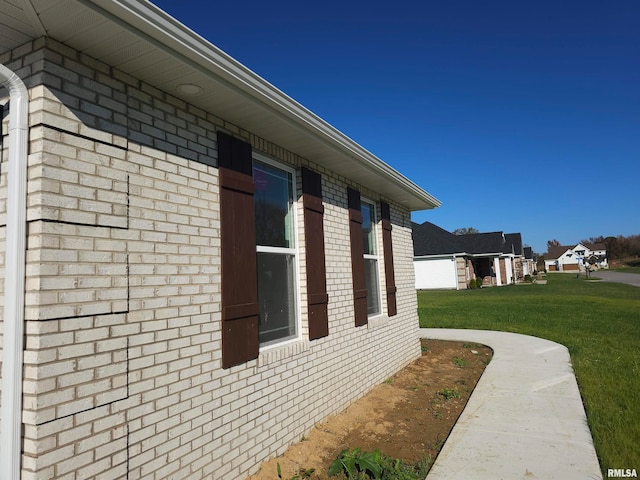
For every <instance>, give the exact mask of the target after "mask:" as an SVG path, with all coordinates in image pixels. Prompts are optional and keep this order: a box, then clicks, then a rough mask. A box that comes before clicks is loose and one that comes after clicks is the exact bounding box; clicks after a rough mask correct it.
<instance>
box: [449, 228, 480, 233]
mask: <svg viewBox="0 0 640 480" xmlns="http://www.w3.org/2000/svg"><path fill="white" fill-rule="evenodd" d="M452 233H453V234H454V235H469V234H470V233H480V230H478V229H477V228H473V227H462V228H456V229H455V230H454V231H453V232H452Z"/></svg>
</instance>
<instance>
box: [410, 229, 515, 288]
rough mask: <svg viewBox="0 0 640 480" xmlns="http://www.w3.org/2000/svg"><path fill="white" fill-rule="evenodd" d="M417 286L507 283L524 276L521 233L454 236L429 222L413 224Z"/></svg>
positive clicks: (460, 286) (452, 286) (465, 286)
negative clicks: (476, 282) (471, 282)
mask: <svg viewBox="0 0 640 480" xmlns="http://www.w3.org/2000/svg"><path fill="white" fill-rule="evenodd" d="M412 230H413V247H414V267H415V270H416V288H417V289H458V290H460V289H465V288H467V287H468V284H469V281H470V280H471V279H477V278H481V279H482V284H483V285H487V286H489V285H495V286H502V285H509V284H513V283H517V282H519V281H522V280H523V279H524V267H523V258H524V252H523V248H522V236H521V234H520V233H509V234H504V233H503V232H488V233H471V234H466V235H454V234H453V233H451V232H448V231H446V230H444V229H442V228H440V227H438V226H437V225H434V224H432V223H430V222H424V223H422V224H417V223H413V224H412Z"/></svg>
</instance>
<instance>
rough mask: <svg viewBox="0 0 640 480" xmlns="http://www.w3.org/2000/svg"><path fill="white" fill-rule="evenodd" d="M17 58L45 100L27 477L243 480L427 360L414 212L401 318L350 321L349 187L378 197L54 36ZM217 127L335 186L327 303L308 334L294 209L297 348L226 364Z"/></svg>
mask: <svg viewBox="0 0 640 480" xmlns="http://www.w3.org/2000/svg"><path fill="white" fill-rule="evenodd" d="M7 63H8V66H9V67H11V68H14V69H16V70H18V71H20V72H23V75H24V77H25V81H26V83H27V85H28V86H29V87H30V94H31V98H32V102H31V116H30V125H31V129H30V140H31V144H30V159H29V165H30V166H29V196H28V205H29V207H28V219H29V238H28V255H27V259H28V260H27V261H28V265H27V309H26V311H27V344H26V351H25V405H24V414H23V419H24V423H25V434H24V456H23V477H24V478H27V479H44V478H59V479H60V478H63V479H76V480H77V479H80V478H82V479H93V478H95V479H97V478H108V479H116V478H128V479H154V480H159V479H168V478H172V479H179V478H185V479H187V478H188V479H198V478H216V479H233V480H237V479H241V478H243V477H245V476H246V475H248V474H249V473H252V472H254V471H255V470H256V468H257V466H258V465H259V463H260V462H261V461H263V460H265V459H266V458H268V457H270V456H273V455H276V454H280V453H282V452H283V451H284V450H285V449H286V448H287V446H288V445H289V444H290V443H292V442H295V441H297V440H298V439H299V438H300V437H301V436H302V435H303V434H304V433H305V432H307V431H308V430H309V429H310V428H311V427H312V426H313V425H314V424H315V423H317V422H319V421H320V420H322V419H323V418H325V417H326V416H328V415H330V414H332V413H336V412H338V411H340V410H342V409H343V408H345V407H346V406H347V405H348V404H349V403H351V402H352V401H354V400H355V399H356V398H358V397H360V396H362V395H364V394H365V393H366V392H367V391H368V390H369V389H370V388H372V387H373V386H374V385H375V384H377V383H380V382H382V381H383V380H384V379H385V378H386V377H388V376H390V375H392V374H393V373H395V372H396V371H397V370H398V369H400V368H401V367H402V366H404V365H405V364H407V363H408V362H410V361H411V360H412V359H414V358H416V357H417V356H418V355H419V353H420V348H419V342H418V339H417V332H418V319H417V314H416V311H417V305H416V295H415V290H414V279H413V264H412V257H413V247H412V242H411V226H410V218H409V217H410V216H409V212H407V211H404V210H402V209H401V208H399V207H398V205H397V204H394V203H393V202H392V201H391V202H389V199H384V200H385V201H388V202H389V203H390V204H391V214H392V223H393V231H392V236H393V247H394V260H395V266H396V272H395V277H396V286H397V288H398V293H397V302H398V315H396V316H394V317H391V318H387V317H386V316H384V315H382V316H380V317H378V318H376V319H374V320H372V321H371V322H370V324H369V326H364V327H359V328H355V327H354V319H353V298H352V294H351V292H352V280H351V261H350V246H349V235H348V213H347V208H346V207H347V198H346V187H347V186H348V185H351V186H355V187H356V188H360V189H361V190H362V194H363V195H364V196H366V197H367V198H370V199H372V200H374V201H379V200H382V199H380V198H379V197H378V195H377V193H376V192H370V191H366V190H364V189H362V188H361V187H360V186H358V185H357V184H354V183H352V182H351V181H350V180H347V179H345V178H341V177H337V176H336V175H334V174H333V173H332V172H329V171H326V170H325V169H324V168H323V167H321V166H319V165H315V164H312V163H310V162H309V161H307V160H306V159H303V158H300V157H298V156H297V155H295V153H293V152H288V151H286V150H284V149H282V148H281V147H279V146H277V145H273V144H271V143H269V142H268V141H266V140H264V139H261V138H258V137H255V136H254V135H252V134H251V133H250V132H246V131H244V130H242V129H240V128H239V127H237V126H234V125H231V124H228V123H226V122H225V121H224V120H223V119H220V118H218V117H216V116H215V112H211V113H208V112H204V111H201V110H199V109H197V108H194V107H193V106H190V105H187V104H185V103H183V102H181V101H180V100H177V99H175V98H172V97H170V96H168V95H165V94H164V93H163V92H160V91H158V90H156V89H154V88H152V87H149V86H147V85H144V84H141V83H140V82H138V81H137V80H136V79H134V78H131V77H129V76H127V75H125V74H122V73H121V72H118V71H115V70H112V69H111V68H110V67H109V66H107V65H103V64H101V63H99V62H97V61H95V60H93V59H89V58H86V57H84V56H80V55H78V54H76V52H74V51H73V50H70V49H68V48H67V47H64V46H62V45H59V44H57V43H55V42H52V41H48V40H47V41H45V40H39V41H37V42H35V43H34V44H33V45H29V46H27V47H24V48H21V49H19V50H18V51H17V52H16V53H15V54H14V56H13V57H11V58H10V59H9V61H7ZM43 82H44V85H43ZM220 128H222V129H224V130H225V131H227V132H232V133H234V134H236V135H238V136H239V137H240V138H243V139H245V140H246V141H249V142H251V143H252V144H253V147H254V149H255V150H256V151H260V152H261V153H263V154H265V155H269V156H271V157H273V158H276V159H279V160H280V161H282V162H285V163H287V164H289V165H291V166H293V167H294V168H296V169H297V170H298V172H299V168H300V167H301V166H308V167H310V168H312V169H314V170H316V171H319V172H320V173H321V174H322V186H323V195H324V201H325V217H324V222H325V223H324V229H325V246H326V267H327V283H328V284H327V290H328V294H329V306H328V309H329V336H328V337H326V338H323V339H320V340H315V341H312V342H310V341H308V339H307V323H306V314H307V308H306V292H305V288H304V285H305V274H306V272H305V266H304V229H303V226H304V224H303V221H302V208H301V205H298V208H297V211H298V215H299V221H298V230H299V232H298V233H299V238H298V241H299V257H298V258H299V263H300V265H299V269H300V278H299V284H300V296H299V297H300V301H301V304H300V314H301V319H302V334H303V336H302V338H301V339H300V340H299V341H295V342H291V343H289V344H287V345H283V346H281V347H276V348H271V349H268V350H265V351H263V352H261V354H260V357H259V358H258V359H257V360H255V361H251V362H248V363H247V364H244V365H240V366H236V367H233V368H231V369H228V370H223V369H222V368H221V366H220V365H221V315H220V257H219V255H220V240H219V237H220V234H219V201H218V171H217V169H216V168H215V164H216V142H215V139H216V131H217V129H220ZM3 131H6V129H4V130H3ZM3 145H4V143H3ZM3 162H5V163H3V164H2V165H1V167H2V172H1V173H2V176H1V177H0V215H1V216H2V218H4V198H5V196H6V152H5V151H4V150H3ZM297 182H298V186H300V185H299V183H300V175H299V174H298V176H297ZM299 191H300V190H299ZM378 233H379V236H380V238H379V245H382V239H381V229H378ZM2 238H4V227H2V228H1V229H0V245H2V243H1V242H2ZM0 267H1V266H0ZM380 267H381V268H380V281H381V291H382V292H384V291H385V289H384V269H383V263H382V258H381V265H380ZM381 302H382V307H383V311H386V297H385V295H384V293H383V294H382V298H381Z"/></svg>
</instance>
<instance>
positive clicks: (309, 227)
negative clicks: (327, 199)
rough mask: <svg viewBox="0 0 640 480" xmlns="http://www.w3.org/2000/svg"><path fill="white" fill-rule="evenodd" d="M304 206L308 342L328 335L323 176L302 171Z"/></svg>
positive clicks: (306, 169)
mask: <svg viewBox="0 0 640 480" xmlns="http://www.w3.org/2000/svg"><path fill="white" fill-rule="evenodd" d="M302 204H303V206H304V237H305V252H306V264H307V298H308V299H309V301H308V309H309V339H310V340H316V339H318V338H322V337H326V336H327V335H329V317H328V314H327V305H328V303H329V296H328V295H327V273H326V272H327V271H326V267H325V261H324V260H325V256H324V255H325V254H324V222H323V215H324V206H323V205H322V177H321V176H320V174H319V173H317V172H314V171H312V170H309V169H308V168H303V169H302Z"/></svg>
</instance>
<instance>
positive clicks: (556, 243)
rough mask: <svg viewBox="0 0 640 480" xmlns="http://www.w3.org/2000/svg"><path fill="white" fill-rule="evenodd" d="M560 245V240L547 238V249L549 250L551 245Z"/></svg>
mask: <svg viewBox="0 0 640 480" xmlns="http://www.w3.org/2000/svg"><path fill="white" fill-rule="evenodd" d="M559 246H560V242H559V241H558V240H556V239H555V238H554V239H553V240H547V251H549V249H550V248H551V247H559Z"/></svg>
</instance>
